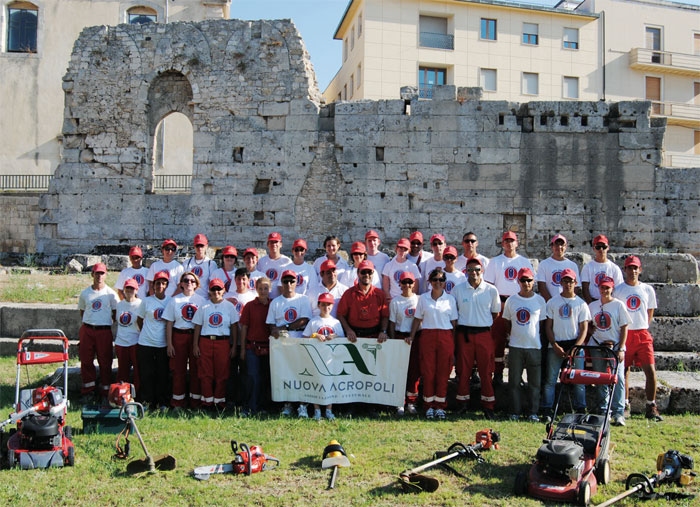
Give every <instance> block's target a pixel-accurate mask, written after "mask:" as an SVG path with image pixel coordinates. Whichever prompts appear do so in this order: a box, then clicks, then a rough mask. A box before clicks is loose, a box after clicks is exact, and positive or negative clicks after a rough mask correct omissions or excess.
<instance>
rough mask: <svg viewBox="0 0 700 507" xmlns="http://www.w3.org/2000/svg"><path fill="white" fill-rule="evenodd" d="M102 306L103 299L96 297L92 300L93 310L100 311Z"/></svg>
mask: <svg viewBox="0 0 700 507" xmlns="http://www.w3.org/2000/svg"><path fill="white" fill-rule="evenodd" d="M100 308H102V301H100V300H99V299H96V300H94V301H93V302H92V311H93V312H99V311H100Z"/></svg>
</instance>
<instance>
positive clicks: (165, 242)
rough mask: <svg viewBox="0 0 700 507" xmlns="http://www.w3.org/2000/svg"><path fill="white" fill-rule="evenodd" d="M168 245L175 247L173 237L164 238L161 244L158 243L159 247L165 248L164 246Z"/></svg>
mask: <svg viewBox="0 0 700 507" xmlns="http://www.w3.org/2000/svg"><path fill="white" fill-rule="evenodd" d="M168 245H172V246H174V247H175V248H177V243H175V240H174V239H166V240H165V241H163V244H162V245H160V247H161V248H165V247H166V246H168Z"/></svg>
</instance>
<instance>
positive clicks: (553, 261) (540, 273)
mask: <svg viewBox="0 0 700 507" xmlns="http://www.w3.org/2000/svg"><path fill="white" fill-rule="evenodd" d="M550 246H551V248H552V256H551V257H548V258H547V259H545V260H543V261H542V262H540V264H539V266H537V292H538V294H539V295H540V296H542V297H543V298H544V300H545V301H549V300H550V299H552V298H553V297H554V296H556V295H557V294H559V293H560V292H561V291H562V290H563V286H562V284H561V274H562V273H563V272H564V270H566V269H570V270H571V271H573V272H574V275H576V278H574V281H575V282H576V286H577V287H580V286H581V283H580V282H579V273H578V265H577V264H576V263H575V262H574V261H571V260H569V259H567V258H566V257H564V254H565V253H566V247H567V241H566V237H565V236H564V235H563V234H556V235H554V237H553V238H552V241H550Z"/></svg>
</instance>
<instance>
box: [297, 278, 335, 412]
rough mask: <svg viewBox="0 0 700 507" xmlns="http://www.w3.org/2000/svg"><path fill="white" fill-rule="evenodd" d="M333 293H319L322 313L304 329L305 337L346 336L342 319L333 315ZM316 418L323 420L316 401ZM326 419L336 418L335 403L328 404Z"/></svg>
mask: <svg viewBox="0 0 700 507" xmlns="http://www.w3.org/2000/svg"><path fill="white" fill-rule="evenodd" d="M334 302H335V300H334V299H333V294H331V293H330V292H324V293H323V294H319V295H318V309H319V310H320V311H321V315H320V316H318V317H313V318H312V319H311V320H310V321H309V323H308V324H307V325H306V328H305V329H304V338H318V339H319V341H322V342H323V341H328V340H332V339H333V338H335V337H341V338H342V337H344V336H345V332H344V331H343V326H342V325H341V324H340V321H339V320H338V319H336V318H335V317H333V316H332V315H331V310H332V309H333V303H334ZM314 419H315V420H317V421H320V420H321V407H320V406H319V405H317V404H316V403H314ZM326 419H328V420H329V421H332V420H333V419H335V415H333V405H332V404H329V405H327V406H326Z"/></svg>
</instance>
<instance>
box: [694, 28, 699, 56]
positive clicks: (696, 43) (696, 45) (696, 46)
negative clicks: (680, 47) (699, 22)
mask: <svg viewBox="0 0 700 507" xmlns="http://www.w3.org/2000/svg"><path fill="white" fill-rule="evenodd" d="M693 54H696V55H700V33H694V34H693Z"/></svg>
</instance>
